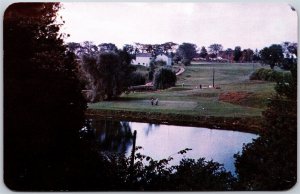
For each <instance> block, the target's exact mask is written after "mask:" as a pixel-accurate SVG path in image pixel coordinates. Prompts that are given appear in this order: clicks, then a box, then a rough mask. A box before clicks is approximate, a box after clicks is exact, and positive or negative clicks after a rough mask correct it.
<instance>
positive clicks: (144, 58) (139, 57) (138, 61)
mask: <svg viewBox="0 0 300 194" xmlns="http://www.w3.org/2000/svg"><path fill="white" fill-rule="evenodd" d="M151 59H152V55H151V53H137V54H136V57H135V60H132V64H133V65H143V66H146V67H149V65H150V61H151Z"/></svg>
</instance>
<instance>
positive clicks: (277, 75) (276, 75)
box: [250, 68, 284, 82]
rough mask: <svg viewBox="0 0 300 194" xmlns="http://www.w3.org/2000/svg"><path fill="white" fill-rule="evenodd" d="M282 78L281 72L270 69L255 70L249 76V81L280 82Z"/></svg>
mask: <svg viewBox="0 0 300 194" xmlns="http://www.w3.org/2000/svg"><path fill="white" fill-rule="evenodd" d="M283 77H284V73H283V72H278V71H274V70H272V69H264V68H260V69H257V70H256V71H255V72H253V73H252V74H251V75H250V80H263V81H271V82H275V81H276V82H278V81H280V80H282V79H283Z"/></svg>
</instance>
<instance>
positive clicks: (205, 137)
mask: <svg viewBox="0 0 300 194" xmlns="http://www.w3.org/2000/svg"><path fill="white" fill-rule="evenodd" d="M88 121H89V126H90V129H91V130H90V131H91V132H92V136H91V137H92V139H93V140H95V141H97V143H98V144H99V145H100V147H101V149H102V151H109V152H119V153H120V152H126V155H127V156H129V155H130V153H131V150H132V144H133V138H132V137H133V135H132V134H133V131H134V130H136V131H137V138H136V146H142V149H141V150H139V152H140V153H142V154H144V155H147V156H150V157H152V158H153V159H155V160H160V159H163V158H168V157H169V156H171V157H173V158H174V160H172V161H171V162H170V164H172V165H174V164H179V161H180V160H181V159H182V158H183V157H187V158H193V159H198V158H202V157H204V158H206V160H213V161H215V162H219V163H221V164H224V167H225V169H226V170H228V171H231V172H232V173H233V174H235V167H234V158H233V155H234V154H236V153H237V152H241V151H242V147H243V144H247V143H250V142H252V141H253V139H255V138H257V137H258V136H257V135H255V134H251V133H244V132H237V131H228V130H220V129H208V128H201V127H187V126H175V125H165V124H150V123H139V122H127V121H111V120H98V119H89V120H88ZM86 130H87V129H86V128H84V129H83V130H82V131H83V132H84V131H86ZM185 148H190V149H192V150H190V151H188V152H187V153H186V154H184V155H180V154H177V152H178V151H180V150H183V149H185Z"/></svg>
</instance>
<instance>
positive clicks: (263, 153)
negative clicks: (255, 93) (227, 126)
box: [235, 63, 297, 190]
mask: <svg viewBox="0 0 300 194" xmlns="http://www.w3.org/2000/svg"><path fill="white" fill-rule="evenodd" d="M275 90H276V92H277V93H276V95H275V96H274V97H272V99H271V100H270V102H269V105H268V108H267V110H266V111H265V112H264V114H263V115H264V124H265V126H264V129H265V130H264V131H262V132H261V134H260V137H259V138H258V139H256V140H254V141H253V142H252V143H250V144H247V145H245V146H244V148H243V152H242V154H241V155H236V156H235V157H236V168H237V174H238V179H239V187H240V188H239V189H240V190H287V189H290V188H291V187H293V186H294V185H295V183H296V181H297V64H296V63H294V65H293V67H292V70H291V74H290V75H289V76H284V77H283V78H282V79H280V80H278V82H277V85H276V87H275Z"/></svg>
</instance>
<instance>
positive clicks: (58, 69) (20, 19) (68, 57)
mask: <svg viewBox="0 0 300 194" xmlns="http://www.w3.org/2000/svg"><path fill="white" fill-rule="evenodd" d="M59 8H60V5H59V4H58V3H15V4H12V5H11V6H10V7H8V8H7V10H6V12H5V15H4V23H3V35H4V99H5V100H4V109H5V110H6V111H5V114H4V146H5V149H4V180H5V183H6V185H7V186H8V187H9V188H10V189H13V190H21V191H25V190H27V191H28V190H30V191H33V190H50V189H58V190H59V189H66V188H67V187H68V185H69V186H70V184H71V182H69V181H70V180H67V177H71V176H72V175H74V174H72V173H74V171H73V170H72V169H75V168H76V167H78V168H79V166H80V165H76V160H74V156H75V155H76V154H75V152H74V149H76V148H78V147H77V146H76V145H78V144H77V140H78V138H77V135H78V130H79V129H80V128H81V127H82V125H83V121H84V120H83V119H84V110H85V108H86V102H85V100H84V98H83V96H82V94H81V88H80V87H79V82H78V80H77V77H76V71H77V68H76V65H77V64H76V62H75V60H74V54H72V53H70V52H67V50H66V46H65V45H64V44H63V38H64V35H63V34H60V33H59V29H60V26H61V24H60V23H59V21H58V20H56V19H57V17H56V16H57V11H58V10H59ZM69 146H70V147H72V151H71V150H70V149H69ZM75 166H76V167H75ZM67 168H68V169H69V171H66V170H64V169H67ZM41 177H47V178H41ZM63 177H64V178H63ZM73 180H74V179H73ZM64 184H65V186H63V185H64Z"/></svg>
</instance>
